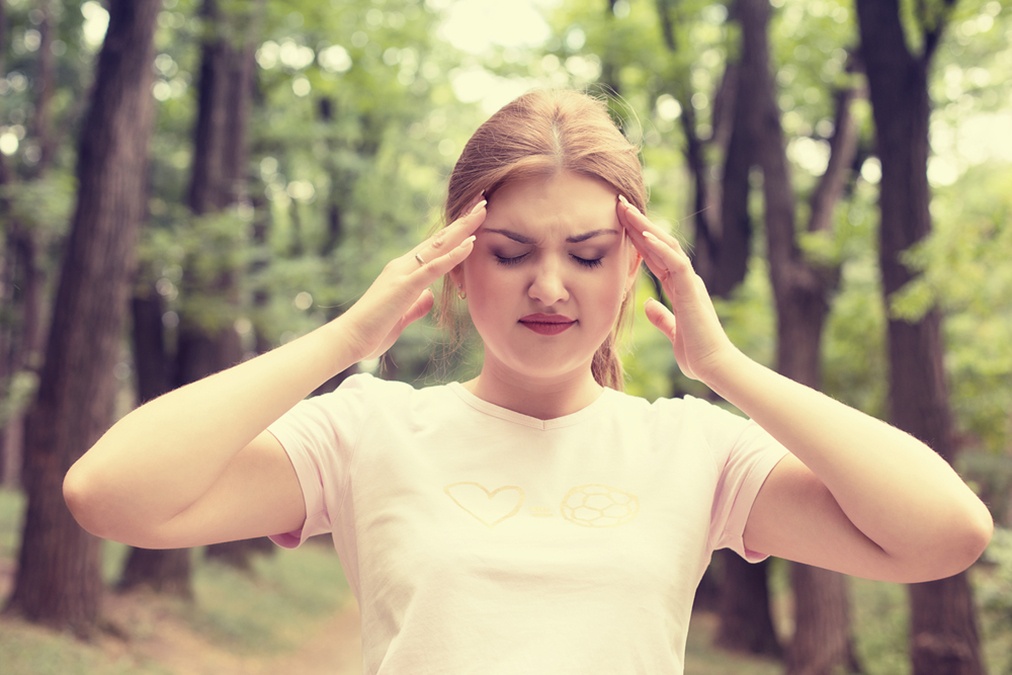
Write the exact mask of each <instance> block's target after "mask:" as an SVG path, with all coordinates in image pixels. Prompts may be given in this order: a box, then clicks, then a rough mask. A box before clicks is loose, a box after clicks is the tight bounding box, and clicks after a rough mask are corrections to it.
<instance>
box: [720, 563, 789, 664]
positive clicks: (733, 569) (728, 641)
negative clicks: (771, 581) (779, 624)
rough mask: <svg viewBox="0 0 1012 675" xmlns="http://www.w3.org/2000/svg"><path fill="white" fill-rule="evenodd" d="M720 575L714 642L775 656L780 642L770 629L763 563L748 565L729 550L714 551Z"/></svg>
mask: <svg viewBox="0 0 1012 675" xmlns="http://www.w3.org/2000/svg"><path fill="white" fill-rule="evenodd" d="M714 559H715V560H717V561H719V564H720V567H721V572H722V584H721V585H722V588H721V594H720V604H719V607H720V624H719V625H718V627H717V635H716V637H715V638H714V643H715V644H716V645H717V646H718V647H720V648H722V649H727V650H729V651H734V652H742V653H746V654H761V655H764V656H772V657H779V656H780V655H781V653H782V649H781V647H780V641H779V640H778V639H777V634H776V631H775V630H774V629H773V617H772V616H771V615H770V595H769V585H768V583H767V578H768V574H769V572H768V571H769V563H768V562H767V561H764V562H761V563H757V564H752V563H749V562H746V561H745V560H744V559H743V558H742V557H741V556H739V555H738V554H737V553H734V552H733V551H726V550H724V551H717V553H716V554H715V555H714Z"/></svg>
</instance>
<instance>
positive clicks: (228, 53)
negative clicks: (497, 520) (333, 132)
mask: <svg viewBox="0 0 1012 675" xmlns="http://www.w3.org/2000/svg"><path fill="white" fill-rule="evenodd" d="M262 9H263V3H262V2H259V3H253V6H252V7H245V8H243V9H241V10H239V9H238V8H237V7H229V8H228V9H225V8H223V7H221V6H219V3H218V2H217V0H204V3H203V5H202V9H201V12H202V15H203V17H204V20H205V21H206V22H207V26H208V30H207V31H206V35H207V36H208V37H207V38H206V41H205V42H204V44H203V47H202V49H201V66H200V81H199V84H198V87H199V89H198V111H197V121H196V125H195V128H194V161H193V173H192V176H191V181H190V190H189V197H188V202H189V206H190V210H191V211H192V212H193V213H194V214H195V215H198V216H200V215H209V214H215V213H221V212H223V211H225V210H226V209H228V208H230V207H234V206H236V205H238V204H239V203H240V201H241V200H242V199H243V198H245V195H244V194H243V192H244V186H245V181H246V160H247V157H248V145H249V143H248V138H247V133H246V129H247V126H248V120H249V111H250V106H251V104H252V92H253V75H254V59H253V49H254V44H255V37H254V36H255V34H256V33H257V30H256V28H255V19H257V18H258V17H259V13H260V12H262ZM239 239H241V237H237V241H238V240H239ZM239 275H240V270H239V269H238V268H236V267H233V266H229V265H225V266H222V267H220V268H219V269H218V270H217V271H216V273H215V276H214V278H213V279H210V280H207V279H193V278H184V289H183V292H184V293H186V294H187V295H189V296H190V297H193V296H195V295H203V296H208V297H214V298H218V299H219V300H220V301H221V306H223V307H227V308H228V311H229V312H232V313H233V316H220V317H217V321H216V323H215V325H209V324H208V323H207V322H206V321H200V320H197V319H196V318H195V317H194V316H191V315H188V314H187V313H186V312H184V313H183V315H182V317H181V323H180V331H179V350H178V353H177V355H176V358H177V371H176V372H177V375H178V378H179V379H178V381H177V382H176V384H177V385H183V384H186V383H188V382H192V381H194V380H198V379H200V378H202V377H206V376H207V375H210V374H211V373H214V372H217V371H219V370H222V369H224V368H227V367H229V366H232V365H234V364H236V363H238V362H239V361H240V360H241V359H242V355H243V353H242V352H243V350H242V343H241V341H240V338H239V335H238V333H237V332H236V330H235V327H234V319H235V318H237V315H238V311H239V304H240V302H239V283H238V280H239ZM259 550H272V549H270V547H265V546H264V545H263V544H262V543H257V542H254V543H246V542H242V543H240V542H228V543H225V544H218V545H214V546H209V547H208V548H207V549H206V552H207V555H208V556H209V557H212V558H215V557H217V558H219V559H220V560H221V561H223V562H226V563H228V564H231V565H233V566H236V567H239V568H247V567H249V564H250V563H249V560H248V557H249V555H251V554H252V553H253V552H255V551H259Z"/></svg>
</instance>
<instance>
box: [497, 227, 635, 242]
mask: <svg viewBox="0 0 1012 675" xmlns="http://www.w3.org/2000/svg"><path fill="white" fill-rule="evenodd" d="M484 231H485V232H490V233H493V234H501V235H502V236H504V237H507V238H508V239H512V240H513V241H515V242H517V243H518V244H536V243H537V242H536V241H535V240H534V239H532V238H531V237H528V236H526V235H523V234H520V233H519V232H514V231H513V230H504V229H499V228H488V229H485V230H484ZM605 234H619V231H618V230H615V229H611V228H606V229H601V230H591V231H590V232H584V233H582V234H574V235H573V236H571V237H566V241H567V242H568V243H570V244H579V243H580V242H583V241H587V240H588V239H593V238H594V237H599V236H601V235H605Z"/></svg>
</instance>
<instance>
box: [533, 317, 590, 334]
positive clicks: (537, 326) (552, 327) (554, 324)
mask: <svg viewBox="0 0 1012 675" xmlns="http://www.w3.org/2000/svg"><path fill="white" fill-rule="evenodd" d="M519 323H520V324H521V325H522V326H523V327H524V328H526V329H528V330H531V331H533V332H535V333H537V334H538V335H558V334H559V333H563V332H565V331H567V330H569V329H570V328H572V327H573V326H574V325H576V319H571V318H569V317H568V316H565V315H563V314H528V315H527V316H524V317H520V321H519Z"/></svg>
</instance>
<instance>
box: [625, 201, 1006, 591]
mask: <svg viewBox="0 0 1012 675" xmlns="http://www.w3.org/2000/svg"><path fill="white" fill-rule="evenodd" d="M618 213H619V218H620V220H621V221H622V222H623V224H624V225H625V227H626V230H627V232H629V235H630V237H631V239H632V241H633V242H634V244H635V245H636V246H637V248H638V249H639V250H640V252H641V253H642V255H643V257H644V260H645V261H646V263H647V265H648V266H649V267H650V269H651V270H652V271H653V272H654V273H655V274H656V275H657V276H658V278H659V279H660V280H661V282H662V284H663V285H664V288H665V292H666V293H667V294H668V296H669V297H670V298H671V300H672V307H673V312H670V311H668V310H667V309H666V308H665V307H664V306H663V305H661V304H660V303H658V302H655V301H652V302H649V303H648V304H647V308H646V311H647V317H648V318H649V319H650V321H651V322H652V323H653V324H654V325H655V326H657V327H658V328H659V329H660V330H661V331H662V332H664V334H665V335H667V336H668V338H669V339H670V340H671V341H672V345H673V348H674V353H675V358H676V360H677V361H678V364H679V367H680V368H681V369H682V371H683V372H684V373H685V374H686V375H688V376H689V377H694V378H696V379H698V380H700V381H702V382H703V383H705V384H706V385H707V386H709V387H710V388H711V389H713V391H714V392H716V393H717V394H719V395H720V396H722V397H723V398H724V399H725V400H727V401H728V402H730V403H731V404H733V405H735V406H736V407H737V408H738V409H739V410H741V411H742V412H743V413H745V414H746V415H748V416H749V417H750V418H752V419H753V420H755V421H756V422H757V423H758V424H759V425H760V426H761V427H763V428H764V429H765V430H766V431H767V432H769V433H770V434H771V435H772V436H773V437H774V438H776V439H777V440H778V441H780V442H781V443H782V444H783V445H784V446H785V447H786V448H787V449H788V450H790V453H791V454H790V455H788V456H787V457H786V458H785V459H784V460H782V461H781V462H780V464H779V465H778V466H777V467H776V468H775V469H774V470H773V471H772V473H771V474H770V476H769V477H768V478H767V480H766V482H765V484H764V485H763V487H762V489H761V490H760V493H759V495H758V497H757V498H756V502H755V504H754V505H753V508H752V511H751V514H750V516H749V520H748V523H747V525H746V528H745V543H746V545H747V546H748V547H749V548H750V549H752V550H755V551H760V552H763V553H767V554H770V555H776V556H780V557H783V558H787V559H790V560H796V561H799V562H804V563H808V564H812V565H817V566H820V567H824V568H827V569H832V570H836V571H839V572H844V573H846V574H853V575H857V576H864V577H869V578H873V579H883V580H891V581H906V582H913V581H925V580H928V579H934V578H941V577H945V576H949V575H952V574H955V573H957V572H959V571H962V570H963V569H965V568H966V567H968V566H969V565H970V564H972V563H973V561H974V560H976V559H977V557H978V556H979V555H980V554H981V552H982V551H983V549H984V548H985V547H986V545H987V543H988V541H989V540H990V537H991V533H992V530H993V523H992V520H991V516H990V513H989V512H988V510H987V508H986V507H985V506H984V504H983V503H981V501H980V500H979V499H978V498H977V497H976V495H974V493H973V492H972V491H971V490H970V489H969V487H967V486H966V484H965V483H964V482H963V481H962V480H961V479H960V478H959V477H958V476H957V475H956V473H955V472H954V471H953V470H952V468H951V467H950V466H949V465H948V464H947V463H946V462H945V461H944V460H943V459H942V458H941V457H939V456H938V455H937V454H936V453H935V452H934V451H932V450H931V449H930V448H928V447H927V446H926V445H924V444H923V443H921V442H920V441H918V440H916V439H915V438H913V437H912V436H910V435H908V434H906V433H904V432H902V431H900V430H898V429H896V428H894V427H892V426H890V425H888V424H886V423H885V422H882V421H880V420H877V419H875V418H873V417H871V416H869V415H866V414H864V413H862V412H860V411H858V410H855V409H853V408H850V407H848V406H846V405H843V404H842V403H839V402H838V401H835V400H833V399H831V398H829V397H828V396H825V395H823V394H821V393H819V392H817V391H814V390H812V389H810V388H808V387H805V386H803V385H801V384H798V383H797V382H794V381H792V380H790V379H788V378H786V377H783V376H782V375H780V374H778V373H776V372H774V371H772V370H770V369H768V368H766V367H765V366H762V365H760V364H758V363H756V362H755V361H753V360H751V359H749V358H748V357H747V356H745V355H744V354H742V353H741V352H740V351H739V350H738V349H736V348H735V347H734V346H733V345H732V344H731V342H730V341H729V340H728V338H727V336H726V334H725V333H724V332H723V329H722V328H721V327H720V323H719V321H718V319H717V316H716V312H715V311H714V309H713V304H712V303H711V301H710V299H709V296H708V294H707V292H706V289H705V287H704V285H703V283H702V280H701V279H700V278H699V276H698V275H696V274H695V272H694V271H693V270H692V267H691V264H690V262H689V259H688V256H686V255H685V253H684V251H682V249H681V247H680V246H679V244H678V242H677V241H676V240H675V239H674V238H673V237H671V236H670V235H668V234H667V233H665V232H663V231H661V230H660V229H659V228H657V227H656V226H655V225H653V224H652V223H650V221H649V220H647V219H646V218H645V217H644V216H643V215H642V214H640V213H639V212H638V211H637V210H636V209H635V208H633V207H631V206H628V205H627V204H625V203H620V205H619V206H618Z"/></svg>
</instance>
